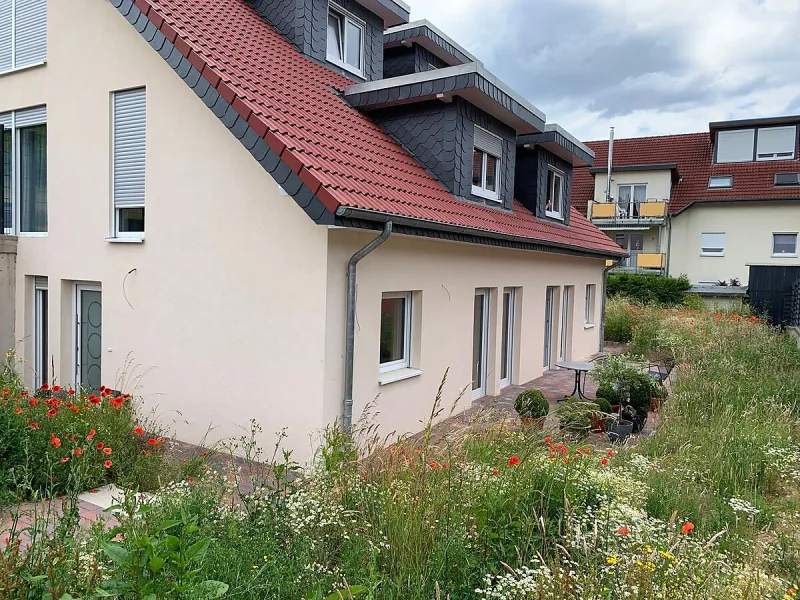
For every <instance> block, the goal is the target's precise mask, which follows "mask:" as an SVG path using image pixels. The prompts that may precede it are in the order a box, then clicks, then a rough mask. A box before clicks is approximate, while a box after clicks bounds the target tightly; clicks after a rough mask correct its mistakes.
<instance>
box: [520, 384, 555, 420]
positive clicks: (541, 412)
mask: <svg viewBox="0 0 800 600" xmlns="http://www.w3.org/2000/svg"><path fill="white" fill-rule="evenodd" d="M514 410H516V411H517V414H519V416H520V417H525V418H529V419H541V418H542V417H546V416H547V413H549V412H550V403H549V402H548V401H547V397H545V395H544V393H543V392H542V391H541V390H523V391H522V392H520V393H519V394H518V395H517V398H516V399H515V400H514Z"/></svg>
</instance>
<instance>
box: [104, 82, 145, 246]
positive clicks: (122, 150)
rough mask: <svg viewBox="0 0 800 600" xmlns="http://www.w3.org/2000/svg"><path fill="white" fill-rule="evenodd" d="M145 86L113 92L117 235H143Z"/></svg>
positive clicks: (113, 171)
mask: <svg viewBox="0 0 800 600" xmlns="http://www.w3.org/2000/svg"><path fill="white" fill-rule="evenodd" d="M146 104H147V103H146V95H145V88H138V89H134V90H125V91H120V92H114V94H113V119H112V123H113V133H112V146H113V151H112V154H113V166H112V170H111V172H112V177H113V182H112V195H113V199H112V201H113V210H114V237H142V235H143V234H144V216H145V164H146V160H145V159H146V126H147V119H146Z"/></svg>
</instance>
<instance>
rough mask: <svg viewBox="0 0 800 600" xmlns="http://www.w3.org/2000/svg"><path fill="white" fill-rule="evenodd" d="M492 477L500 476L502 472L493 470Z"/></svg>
mask: <svg viewBox="0 0 800 600" xmlns="http://www.w3.org/2000/svg"><path fill="white" fill-rule="evenodd" d="M492 475H494V476H497V475H500V471H498V470H497V469H492Z"/></svg>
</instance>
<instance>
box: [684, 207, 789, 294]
mask: <svg viewBox="0 0 800 600" xmlns="http://www.w3.org/2000/svg"><path fill="white" fill-rule="evenodd" d="M798 231H800V207H798V205H797V204H796V203H789V202H786V203H774V202H770V203H761V204H715V205H706V206H702V205H694V206H692V207H691V208H689V209H688V210H686V211H685V212H683V213H681V214H680V215H678V216H676V217H674V218H673V219H672V244H671V246H672V247H671V256H670V267H669V268H670V274H672V275H679V274H680V273H686V274H687V275H688V276H689V279H691V280H692V282H694V283H698V282H701V281H717V280H720V279H730V278H732V277H736V278H738V279H739V280H741V282H742V284H743V285H746V284H747V281H748V279H749V269H748V268H747V266H746V265H747V264H748V263H756V264H775V265H785V264H798V259H797V258H796V257H795V258H786V257H784V258H781V257H773V256H772V234H773V233H794V232H798ZM703 233H725V256H721V257H717V256H701V255H700V238H701V234H703Z"/></svg>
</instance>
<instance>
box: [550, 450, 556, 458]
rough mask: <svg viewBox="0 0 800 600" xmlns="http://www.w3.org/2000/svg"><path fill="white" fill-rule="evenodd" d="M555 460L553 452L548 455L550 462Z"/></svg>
mask: <svg viewBox="0 0 800 600" xmlns="http://www.w3.org/2000/svg"><path fill="white" fill-rule="evenodd" d="M555 459H556V453H555V452H551V453H550V460H555Z"/></svg>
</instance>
